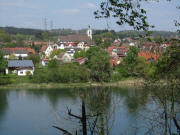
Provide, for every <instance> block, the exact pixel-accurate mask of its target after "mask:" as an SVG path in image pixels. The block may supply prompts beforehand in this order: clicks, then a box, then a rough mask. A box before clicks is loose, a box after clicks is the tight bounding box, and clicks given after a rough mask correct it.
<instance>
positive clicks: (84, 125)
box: [82, 101, 87, 135]
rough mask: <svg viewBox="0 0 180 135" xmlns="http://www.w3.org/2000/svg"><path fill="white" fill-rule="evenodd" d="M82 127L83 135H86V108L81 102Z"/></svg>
mask: <svg viewBox="0 0 180 135" xmlns="http://www.w3.org/2000/svg"><path fill="white" fill-rule="evenodd" d="M82 126H83V135H87V123H86V107H85V103H84V101H82Z"/></svg>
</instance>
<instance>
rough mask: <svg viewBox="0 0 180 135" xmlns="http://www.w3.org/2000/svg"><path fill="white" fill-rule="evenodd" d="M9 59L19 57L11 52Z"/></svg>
mask: <svg viewBox="0 0 180 135" xmlns="http://www.w3.org/2000/svg"><path fill="white" fill-rule="evenodd" d="M9 59H10V60H15V59H17V57H16V56H15V55H14V54H10V55H9Z"/></svg>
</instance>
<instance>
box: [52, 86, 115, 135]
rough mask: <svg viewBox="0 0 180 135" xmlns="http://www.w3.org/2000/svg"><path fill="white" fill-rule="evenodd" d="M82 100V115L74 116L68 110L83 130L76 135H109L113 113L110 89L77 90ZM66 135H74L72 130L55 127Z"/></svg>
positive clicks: (69, 111) (69, 113)
mask: <svg viewBox="0 0 180 135" xmlns="http://www.w3.org/2000/svg"><path fill="white" fill-rule="evenodd" d="M75 91H76V92H78V93H79V95H80V99H81V102H82V103H81V113H80V114H79V115H75V114H73V112H72V111H71V109H68V115H69V116H70V117H71V118H73V119H76V120H77V123H78V121H79V122H80V127H81V128H82V130H81V129H80V130H78V129H77V130H76V131H75V133H74V134H83V135H87V134H90V135H94V134H99V135H104V134H107V135H108V134H109V130H110V128H109V120H110V116H111V115H112V112H111V111H110V108H109V107H110V103H111V93H110V91H109V90H108V89H104V88H101V87H96V88H90V89H78V90H77V89H76V90H75ZM53 127H55V128H56V129H58V130H60V131H61V132H63V133H64V134H69V135H72V134H73V132H72V131H71V129H63V128H61V127H58V126H53Z"/></svg>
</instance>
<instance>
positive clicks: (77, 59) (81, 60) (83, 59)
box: [75, 57, 87, 65]
mask: <svg viewBox="0 0 180 135" xmlns="http://www.w3.org/2000/svg"><path fill="white" fill-rule="evenodd" d="M86 60H87V58H83V57H79V58H76V59H75V61H76V62H78V63H79V64H80V65H82V64H84V63H85V61H86Z"/></svg>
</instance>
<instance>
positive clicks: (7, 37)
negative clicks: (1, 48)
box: [0, 30, 12, 42]
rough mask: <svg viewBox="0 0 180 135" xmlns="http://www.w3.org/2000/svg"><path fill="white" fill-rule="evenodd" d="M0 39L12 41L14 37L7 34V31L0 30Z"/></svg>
mask: <svg viewBox="0 0 180 135" xmlns="http://www.w3.org/2000/svg"><path fill="white" fill-rule="evenodd" d="M0 41H2V42H11V41H12V37H11V36H10V35H9V34H7V33H6V32H4V31H2V30H0Z"/></svg>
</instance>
